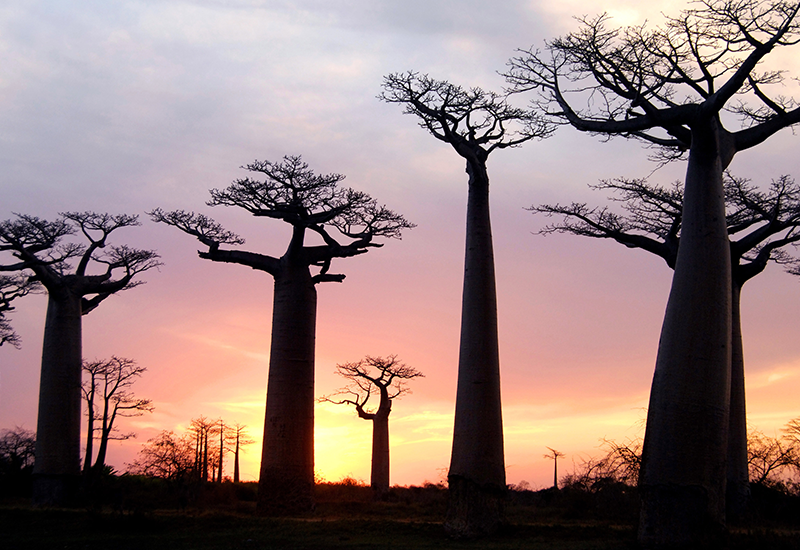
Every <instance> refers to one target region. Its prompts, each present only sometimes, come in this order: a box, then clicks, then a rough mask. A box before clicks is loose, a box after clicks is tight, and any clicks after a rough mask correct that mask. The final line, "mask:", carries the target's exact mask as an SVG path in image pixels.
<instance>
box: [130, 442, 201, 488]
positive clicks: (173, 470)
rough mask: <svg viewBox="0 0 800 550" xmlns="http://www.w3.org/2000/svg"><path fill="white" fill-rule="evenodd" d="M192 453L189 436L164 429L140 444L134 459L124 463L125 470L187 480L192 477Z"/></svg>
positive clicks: (137, 473)
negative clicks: (140, 446)
mask: <svg viewBox="0 0 800 550" xmlns="http://www.w3.org/2000/svg"><path fill="white" fill-rule="evenodd" d="M194 453H195V451H194V447H193V445H192V438H191V436H187V435H183V436H178V435H176V434H175V432H173V431H171V430H164V431H162V432H161V433H160V434H158V435H157V436H156V437H154V438H152V439H149V440H148V441H147V443H145V444H144V445H142V448H141V450H140V451H139V454H138V456H137V457H136V460H135V461H133V462H131V463H130V464H127V465H126V466H127V468H126V471H127V472H128V473H131V474H135V475H143V476H150V477H160V478H163V479H169V480H188V479H190V478H191V477H194V476H193V472H194V467H195V454H194Z"/></svg>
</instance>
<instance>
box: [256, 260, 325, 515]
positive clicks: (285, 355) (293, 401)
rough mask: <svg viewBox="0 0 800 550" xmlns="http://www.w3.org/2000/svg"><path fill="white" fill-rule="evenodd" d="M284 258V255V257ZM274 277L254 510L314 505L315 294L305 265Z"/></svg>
mask: <svg viewBox="0 0 800 550" xmlns="http://www.w3.org/2000/svg"><path fill="white" fill-rule="evenodd" d="M287 255H288V254H287ZM281 262H282V268H283V270H282V272H281V274H280V275H278V276H276V277H275V297H274V305H273V312H272V345H271V348H270V362H269V378H268V382H267V409H266V418H265V422H264V447H263V449H262V454H261V477H260V479H259V483H258V512H259V513H260V514H269V515H272V514H282V513H295V512H304V511H310V510H312V509H313V507H314V500H313V490H314V339H315V329H316V312H317V292H316V289H315V288H314V283H313V281H312V280H311V274H310V272H309V269H308V266H307V265H306V264H302V265H297V266H291V265H287V264H288V263H289V262H288V260H287V258H286V256H285V257H284V258H282V260H281Z"/></svg>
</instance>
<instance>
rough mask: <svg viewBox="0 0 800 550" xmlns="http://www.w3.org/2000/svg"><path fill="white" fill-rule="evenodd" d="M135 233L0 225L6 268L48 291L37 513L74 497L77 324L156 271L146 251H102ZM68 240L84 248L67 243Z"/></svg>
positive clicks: (110, 225) (118, 218) (66, 225)
mask: <svg viewBox="0 0 800 550" xmlns="http://www.w3.org/2000/svg"><path fill="white" fill-rule="evenodd" d="M138 225H141V224H140V223H139V220H138V217H137V216H131V215H127V214H119V215H112V214H100V213H95V212H65V213H61V214H60V215H59V217H58V218H57V219H56V220H55V221H46V220H42V219H40V218H37V217H34V216H29V215H24V214H17V216H16V219H12V220H5V221H3V222H0V252H8V253H10V254H11V256H13V257H14V258H15V259H16V261H17V262H16V263H15V264H13V265H12V266H11V267H13V268H15V269H17V270H24V271H25V272H32V273H33V275H32V276H30V277H29V281H35V282H37V283H39V284H41V285H42V286H43V287H44V288H45V289H46V291H47V314H46V320H45V328H44V343H43V345H42V369H41V379H40V384H39V409H38V420H37V429H36V461H35V465H34V469H33V501H34V503H35V504H37V505H62V504H68V503H70V502H71V501H72V500H73V498H74V497H75V494H76V491H77V486H78V480H79V476H80V471H81V468H80V440H81V428H80V426H81V367H82V362H83V356H82V322H81V318H82V316H83V315H86V314H88V313H90V312H91V311H93V310H94V309H95V308H97V306H98V305H100V303H101V302H102V301H103V300H105V299H106V298H108V297H109V296H111V295H112V294H115V293H117V292H120V291H122V290H126V289H130V288H133V287H136V286H138V285H139V284H141V282H142V281H139V280H137V279H136V276H137V275H139V274H140V273H142V272H144V271H147V270H149V269H153V268H155V267H158V266H159V265H161V263H160V262H159V261H158V254H156V253H155V252H154V251H152V250H139V249H135V248H130V247H128V246H126V245H119V246H117V245H113V246H112V245H109V244H108V239H109V237H110V235H111V234H112V233H114V232H116V231H118V230H119V229H122V228H125V227H134V226H138ZM73 235H77V236H78V238H79V239H83V240H85V241H87V242H88V244H81V243H79V242H75V241H72V240H69V238H70V237H72V236H73ZM72 260H75V261H77V265H76V266H74V267H73V266H72V265H71V263H70V262H71V261H72ZM114 277H117V278H116V279H115V278H114Z"/></svg>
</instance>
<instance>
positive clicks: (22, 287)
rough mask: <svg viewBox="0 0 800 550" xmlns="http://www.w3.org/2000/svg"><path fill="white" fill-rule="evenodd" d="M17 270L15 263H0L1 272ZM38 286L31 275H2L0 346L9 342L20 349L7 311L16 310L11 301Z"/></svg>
mask: <svg viewBox="0 0 800 550" xmlns="http://www.w3.org/2000/svg"><path fill="white" fill-rule="evenodd" d="M4 249H5V248H4V245H3V244H1V243H0V252H2V251H3V250H4ZM6 270H7V271H16V270H18V268H16V267H15V266H13V265H9V266H3V265H0V273H2V272H3V271H6ZM37 287H38V283H36V282H35V281H32V280H31V278H30V277H28V276H26V275H22V274H19V273H16V274H14V275H0V346H3V345H4V344H8V345H10V346H13V347H15V348H17V349H19V347H20V345H21V342H20V338H19V335H18V334H17V333H16V332H15V331H14V328H13V327H12V326H11V322H10V321H9V320H8V318H7V317H6V313H8V312H9V311H14V306H12V305H11V303H12V302H13V301H14V300H16V299H18V298H22V297H23V296H25V295H26V294H30V293H31V292H33V291H34V290H35V289H36V288H37Z"/></svg>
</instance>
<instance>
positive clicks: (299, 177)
mask: <svg viewBox="0 0 800 550" xmlns="http://www.w3.org/2000/svg"><path fill="white" fill-rule="evenodd" d="M245 169H246V170H248V171H249V172H251V173H253V174H256V176H255V177H256V178H263V179H252V178H250V177H245V178H241V179H237V180H235V181H234V182H233V183H232V184H231V185H229V186H228V187H227V188H225V189H222V190H220V189H212V190H211V200H210V201H208V205H209V206H234V207H238V208H242V209H244V210H245V211H247V212H249V213H250V214H252V215H254V216H257V217H265V218H271V219H276V220H280V221H282V222H284V223H287V224H289V225H290V226H291V227H292V236H291V238H290V240H289V243H288V247H287V248H286V250H285V252H284V253H283V255H282V256H280V257H276V256H269V255H265V254H260V253H255V252H247V251H243V250H238V249H234V248H223V245H229V246H232V245H241V244H244V240H243V239H242V238H240V237H239V236H238V235H235V234H234V233H232V232H230V231H227V230H225V229H223V228H222V226H221V225H220V224H218V223H217V222H215V221H214V220H212V219H211V218H208V217H206V216H205V215H203V214H196V213H193V212H186V211H183V210H175V211H172V212H165V211H163V210H161V209H155V210H153V211H152V212H151V213H150V215H151V218H152V219H153V220H154V221H156V222H161V223H166V224H168V225H172V226H174V227H177V228H178V229H180V230H181V231H183V232H184V233H187V234H189V235H192V236H194V237H196V238H197V239H198V240H199V241H200V242H201V243H203V244H204V245H206V246H207V247H208V250H207V251H199V252H198V255H199V256H200V258H203V259H206V260H210V261H213V262H224V263H234V264H240V265H244V266H247V267H250V268H252V269H255V270H258V271H263V272H265V273H268V274H269V275H271V276H272V277H273V279H274V283H275V286H274V295H273V310H272V341H271V347H270V361H269V375H268V381H267V404H266V413H265V424H264V440H263V449H262V459H261V471H260V477H259V489H258V511H259V513H261V514H281V513H286V512H299V511H308V510H311V509H312V508H313V505H314V504H313V494H312V491H313V487H314V351H315V332H316V311H317V291H316V285H317V284H319V283H321V282H342V281H343V280H344V278H345V276H344V275H343V274H334V273H330V272H329V269H330V267H331V262H332V261H333V260H334V259H337V258H349V257H352V256H357V255H360V254H364V253H366V252H367V251H368V250H369V249H370V248H376V247H381V246H383V244H382V243H377V242H374V239H376V238H400V236H401V233H402V231H403V230H405V229H410V228H412V227H414V226H413V224H411V223H409V222H408V221H407V220H406V219H405V218H404V217H403V216H401V215H400V214H397V213H395V212H393V211H392V210H389V209H388V208H386V207H385V206H381V205H379V204H378V203H377V201H375V199H373V198H371V197H370V196H369V195H367V194H366V193H363V192H360V191H355V190H354V189H351V188H345V187H341V186H340V185H339V184H340V182H341V181H342V180H343V179H344V176H342V175H341V174H325V175H322V174H315V173H314V172H313V171H312V170H311V169H309V167H308V164H306V163H305V162H303V160H302V159H301V157H299V156H287V157H284V158H283V159H282V160H281V161H278V162H270V161H255V162H253V163H251V164H248V165H247V166H245ZM309 235H314V236H316V237H317V239H318V241H319V242H320V244H314V245H309V244H307V243H306V242H305V241H306V237H307V236H309ZM345 240H346V241H347V242H343V241H345ZM312 267H313V268H315V269H318V272H317V273H316V274H312V273H311V268H312Z"/></svg>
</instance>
